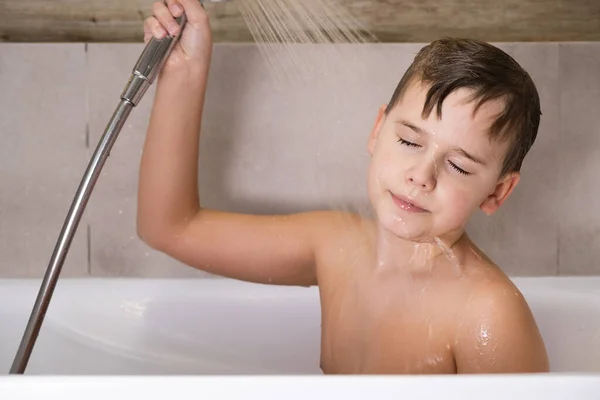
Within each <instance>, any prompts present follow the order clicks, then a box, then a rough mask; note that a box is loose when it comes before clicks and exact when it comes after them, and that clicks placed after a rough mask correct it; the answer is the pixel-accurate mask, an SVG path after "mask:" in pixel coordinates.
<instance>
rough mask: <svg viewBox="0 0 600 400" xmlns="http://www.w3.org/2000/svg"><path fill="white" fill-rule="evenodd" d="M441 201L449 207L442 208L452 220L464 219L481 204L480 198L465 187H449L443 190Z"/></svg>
mask: <svg viewBox="0 0 600 400" xmlns="http://www.w3.org/2000/svg"><path fill="white" fill-rule="evenodd" d="M441 194H442V196H440V197H442V199H441V200H442V201H443V203H444V204H446V205H451V206H450V207H444V209H445V210H447V214H449V215H450V216H451V217H452V219H461V220H462V219H465V218H466V217H467V216H468V215H469V214H470V213H471V212H472V211H473V209H475V208H477V207H478V206H479V204H480V203H481V199H480V196H478V194H477V193H475V192H474V191H473V190H469V188H467V187H464V188H462V187H457V186H456V185H451V186H450V187H447V188H445V190H443V192H442V193H441Z"/></svg>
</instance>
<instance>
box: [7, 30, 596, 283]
mask: <svg viewBox="0 0 600 400" xmlns="http://www.w3.org/2000/svg"><path fill="white" fill-rule="evenodd" d="M420 47H421V45H419V44H380V45H368V46H365V47H361V48H360V49H352V51H349V49H347V48H344V49H341V50H340V53H339V54H337V55H335V53H331V52H327V49H319V50H314V49H313V50H310V53H308V54H306V55H307V56H310V57H313V56H314V57H315V58H310V59H311V60H315V59H319V60H321V62H319V63H317V64H316V65H313V64H308V65H306V67H307V71H306V72H305V73H304V74H303V75H301V76H296V79H295V80H292V81H289V80H280V81H277V80H275V79H274V78H273V75H272V74H271V73H270V70H269V68H268V67H267V65H266V64H265V60H264V59H263V58H262V57H261V54H260V53H259V51H258V49H257V48H256V47H255V46H253V45H251V44H235V45H234V44H218V45H216V48H215V52H214V58H213V65H212V71H211V75H210V84H209V89H208V97H207V103H206V105H205V113H204V115H205V118H204V122H203V133H202V144H201V162H200V190H201V196H202V199H203V202H204V204H205V205H206V206H207V207H216V208H219V209H223V210H232V211H240V212H258V213H269V212H276V213H279V212H294V211H300V210H307V209H311V208H325V207H327V208H329V207H360V206H361V204H364V202H365V179H366V175H365V171H366V166H367V163H368V157H367V152H366V148H365V145H366V139H367V135H368V133H369V130H370V128H371V126H372V124H373V121H374V118H375V116H376V112H377V107H378V106H379V105H380V104H382V103H385V102H386V101H387V100H388V99H389V97H390V96H391V93H392V91H393V89H394V88H395V85H396V84H397V82H398V80H399V79H400V77H401V75H402V74H403V72H404V71H405V69H406V68H407V67H408V65H409V63H410V61H411V59H412V57H413V56H414V54H415V52H416V51H417V50H418V49H419V48H420ZM500 47H502V48H503V49H505V50H506V51H507V52H508V53H510V54H511V55H513V56H514V57H515V58H516V59H517V60H518V61H519V62H521V63H522V65H523V66H524V67H525V68H526V69H528V70H529V72H530V73H531V75H532V77H533V79H534V80H535V82H536V84H537V85H538V89H539V91H540V95H541V99H542V112H543V117H542V124H541V127H540V132H539V136H538V139H537V142H536V143H535V145H534V147H533V149H532V150H531V152H530V154H529V155H528V157H527V159H526V161H525V164H524V167H523V171H522V181H521V183H520V184H519V186H518V187H517V189H516V191H515V193H514V194H513V196H512V197H511V198H510V199H509V200H508V201H507V202H506V204H505V206H504V207H502V209H501V210H500V211H499V212H498V213H497V214H495V215H493V216H490V217H487V216H484V215H483V214H482V213H478V214H477V215H476V216H475V217H474V218H473V220H472V221H471V222H470V223H469V227H468V228H469V232H470V234H471V236H472V238H473V239H474V240H475V241H476V243H478V244H479V245H480V247H481V248H483V249H484V250H485V251H486V252H487V253H488V254H489V255H490V257H491V258H492V259H494V260H495V261H496V262H497V263H498V264H499V265H500V266H502V268H504V270H505V271H506V272H507V273H509V274H510V275H513V276H526V275H557V274H560V275H573V274H575V275H592V274H599V273H600V263H595V262H594V260H595V259H597V258H598V256H600V234H598V232H599V231H600V211H599V209H598V207H595V204H596V198H597V195H598V194H599V193H600V174H598V172H597V171H598V169H599V168H600V128H599V127H598V126H599V124H598V110H599V109H600V108H599V104H600V75H599V74H598V71H600V43H598V42H591V43H508V44H500ZM141 50H142V45H140V44H89V45H85V44H15V43H4V44H0V88H1V90H0V110H1V111H0V277H41V276H42V275H43V273H44V271H45V269H46V266H47V263H48V261H49V259H50V256H51V254H52V250H53V248H54V245H55V243H56V240H57V237H58V234H59V232H60V229H61V225H62V223H63V220H64V218H65V216H66V213H67V211H68V208H69V205H70V203H71V200H72V198H73V195H74V193H75V190H76V189H77V186H78V184H79V181H80V179H81V176H82V174H83V172H84V170H85V167H86V165H87V163H88V160H89V157H90V156H91V154H92V152H93V151H94V148H95V146H96V144H97V143H98V140H99V139H100V136H101V135H102V133H103V129H104V127H105V125H106V123H107V122H108V119H109V118H110V116H111V114H112V112H113V110H114V108H115V106H116V105H117V102H118V100H119V95H120V92H121V90H122V88H123V86H124V84H125V82H126V81H127V79H128V77H129V73H130V71H131V68H132V66H133V64H134V63H135V61H136V59H137V57H138V55H139V54H140V52H141ZM319 52H321V53H322V54H320V55H321V56H324V55H325V54H327V55H328V56H327V57H321V58H320V57H319ZM325 52H327V53H325ZM332 54H333V55H332ZM323 60H324V61H327V63H325V64H324V63H323ZM153 95H154V87H152V88H151V89H150V91H149V92H148V93H147V94H146V96H145V97H144V99H143V100H142V102H141V104H140V105H139V106H138V107H137V108H136V109H134V110H133V112H132V114H131V116H130V117H129V119H128V121H127V124H126V126H125V128H124V129H123V131H122V132H121V134H120V136H119V138H118V139H117V142H116V144H115V147H114V149H113V151H112V154H111V156H110V157H109V159H108V161H107V163H106V166H105V168H104V170H103V173H102V175H101V176H100V179H99V181H98V184H97V185H96V189H95V191H94V192H93V194H92V197H91V199H90V202H89V204H88V207H87V209H86V213H85V215H84V217H83V219H82V221H81V223H80V226H79V229H78V231H77V235H76V237H75V239H74V241H73V244H72V246H71V250H70V252H69V255H68V257H67V260H66V262H65V267H64V270H63V273H62V276H69V277H81V276H88V275H93V276H119V277H124V276H127V277H129V276H137V277H140V276H141V277H206V276H208V275H207V274H204V273H202V272H198V271H195V270H193V269H192V268H189V267H186V266H184V265H181V264H180V263H178V262H177V261H174V260H172V259H170V258H169V257H166V256H164V255H163V254H160V253H157V252H155V251H153V250H151V249H150V248H148V247H147V246H146V245H145V244H143V243H142V242H141V241H140V240H139V239H138V238H137V236H136V233H135V210H136V191H137V173H138V166H139V160H140V155H141V149H142V144H143V141H144V135H145V129H146V127H147V122H148V117H149V114H150V108H151V105H152V97H153Z"/></svg>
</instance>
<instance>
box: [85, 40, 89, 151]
mask: <svg viewBox="0 0 600 400" xmlns="http://www.w3.org/2000/svg"><path fill="white" fill-rule="evenodd" d="M84 50H85V62H84V82H85V83H84V84H85V86H84V96H85V98H84V104H85V148H86V149H88V150H89V148H90V95H89V94H90V88H89V85H88V79H87V78H88V73H89V71H88V70H89V68H88V66H89V52H88V44H87V43H85V46H84Z"/></svg>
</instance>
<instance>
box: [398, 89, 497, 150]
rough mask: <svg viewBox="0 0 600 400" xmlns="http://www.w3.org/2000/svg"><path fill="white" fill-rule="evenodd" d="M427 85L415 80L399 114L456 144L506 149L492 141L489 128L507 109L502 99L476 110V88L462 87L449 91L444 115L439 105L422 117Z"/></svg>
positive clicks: (440, 137)
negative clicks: (440, 115)
mask: <svg viewBox="0 0 600 400" xmlns="http://www.w3.org/2000/svg"><path fill="white" fill-rule="evenodd" d="M428 89H429V86H428V85H424V84H421V83H413V84H411V85H410V86H409V87H407V89H406V91H405V92H404V94H403V96H402V97H401V98H400V99H399V102H398V104H397V105H396V107H394V110H395V111H396V112H397V116H399V117H402V118H406V119H408V120H409V121H410V122H413V123H416V124H420V126H421V127H422V128H424V129H426V130H428V131H429V132H433V133H434V134H435V135H436V136H438V135H439V139H440V140H441V139H447V140H451V141H452V142H459V143H454V144H461V145H462V144H464V143H467V144H468V143H478V144H479V145H480V146H485V147H490V149H489V150H490V151H493V152H494V153H495V152H496V151H495V150H497V151H499V152H503V151H504V150H505V147H507V145H506V144H501V143H497V142H496V141H492V140H490V135H489V131H490V127H491V126H492V124H493V123H494V121H495V120H496V118H497V117H498V116H499V115H500V114H501V113H502V111H503V110H504V107H505V104H504V102H503V101H502V100H492V101H488V102H486V103H484V104H482V105H481V106H480V107H479V109H478V110H477V112H474V111H475V106H476V101H474V100H473V94H474V92H473V90H470V89H466V88H461V89H458V90H456V91H454V92H452V93H451V94H449V95H448V96H447V97H446V98H445V99H444V102H443V103H442V117H441V118H439V119H438V114H437V107H434V108H433V110H432V111H431V113H430V114H429V116H428V117H427V118H426V119H423V117H422V112H423V108H424V105H425V99H426V96H427V91H428Z"/></svg>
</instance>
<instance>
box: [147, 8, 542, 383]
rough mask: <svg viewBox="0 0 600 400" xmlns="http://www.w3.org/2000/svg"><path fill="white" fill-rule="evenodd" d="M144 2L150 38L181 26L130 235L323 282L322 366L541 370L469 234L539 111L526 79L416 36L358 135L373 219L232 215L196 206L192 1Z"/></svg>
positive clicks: (200, 62) (502, 65)
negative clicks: (414, 51)
mask: <svg viewBox="0 0 600 400" xmlns="http://www.w3.org/2000/svg"><path fill="white" fill-rule="evenodd" d="M167 3H168V4H167V5H168V7H167V6H166V5H163V4H162V3H156V4H155V5H154V16H153V17H150V18H148V19H147V20H146V22H145V41H146V42H147V41H148V40H149V39H150V38H151V37H152V36H156V37H161V36H164V35H165V34H167V31H168V32H169V33H170V34H179V29H178V27H177V25H176V24H175V23H174V18H173V17H177V16H179V15H181V13H182V12H185V13H186V15H187V16H188V23H187V25H186V27H185V29H184V31H183V32H181V39H180V41H179V42H178V44H177V46H176V47H175V49H174V51H173V53H172V54H171V56H170V57H169V59H168V61H167V62H166V63H165V65H164V67H163V69H162V71H161V75H160V78H159V80H158V82H157V89H156V97H155V99H154V105H153V110H152V114H151V117H150V124H149V127H148V133H147V138H146V143H145V147H144V153H143V156H142V162H141V168H140V180H139V198H138V222H137V224H138V233H139V236H140V238H142V240H144V241H145V242H146V243H147V244H148V245H150V246H152V247H153V248H155V249H157V250H159V251H162V252H164V253H166V254H168V255H170V256H172V257H174V258H176V259H178V260H180V261H182V262H184V263H186V264H188V265H190V266H193V267H196V268H199V269H203V270H205V271H208V272H211V273H213V274H218V275H221V276H226V277H230V278H235V279H239V280H245V281H250V282H257V283H270V284H278V285H302V286H310V285H318V286H319V293H320V299H321V307H322V312H321V314H322V339H321V368H322V370H323V372H324V373H338V374H349V373H350V374H351V373H362V374H390V373H391V374H396V373H412V374H425V373H494V372H496V373H516V372H546V371H548V368H549V367H548V359H547V355H546V350H545V347H544V343H543V341H542V338H541V335H540V333H539V331H538V328H537V326H536V323H535V321H534V318H533V316H532V314H531V312H530V310H529V307H528V306H527V304H526V302H525V300H524V298H523V297H522V295H521V294H520V293H519V291H518V290H517V289H516V288H515V286H514V285H513V284H512V283H511V281H510V279H509V278H508V277H507V276H506V275H505V274H503V273H502V271H501V270H500V269H499V268H498V267H497V266H496V265H494V264H493V263H492V261H490V260H489V259H488V258H487V257H486V256H485V255H484V254H483V253H482V252H481V251H480V250H478V249H477V248H476V247H475V245H474V244H473V243H472V242H471V241H470V240H469V237H468V236H467V234H466V233H465V231H464V227H465V224H466V222H467V220H468V218H469V216H470V215H471V214H472V213H473V212H474V211H475V210H476V209H477V208H480V209H482V210H483V211H484V212H486V213H488V214H491V213H493V212H495V211H496V210H497V209H498V208H499V207H500V205H501V204H502V203H503V202H504V201H505V200H506V198H507V197H508V196H509V195H510V193H511V192H512V190H513V189H514V187H515V185H516V184H517V183H518V181H519V170H520V167H521V163H522V160H523V158H524V156H525V154H526V153H527V151H528V150H529V148H530V147H531V145H532V144H533V142H534V140H535V137H536V134H537V129H538V125H539V118H540V110H539V98H538V95H537V91H536V88H535V86H534V84H533V82H532V81H531V79H530V77H529V75H528V74H527V73H526V72H525V71H523V70H522V69H521V68H520V66H519V65H518V64H517V63H516V62H515V61H514V60H513V59H512V58H510V57H509V56H508V55H506V54H505V53H504V52H502V51H500V50H499V49H496V48H495V47H492V46H490V45H487V44H484V43H481V42H477V41H473V40H450V39H448V40H440V41H436V42H434V43H432V44H430V45H429V46H426V47H425V48H423V49H422V50H421V52H420V53H419V54H418V55H417V56H416V58H415V60H414V62H413V64H412V65H411V66H410V68H409V69H408V70H407V72H406V73H405V75H404V77H403V78H402V80H401V81H400V83H399V85H398V87H397V89H396V91H395V92H394V95H393V96H392V99H391V101H390V102H389V104H387V105H386V106H382V107H381V109H380V110H379V113H378V115H377V118H376V121H375V124H374V126H373V129H372V131H371V133H370V136H369V138H368V146H367V149H368V151H369V153H370V155H371V163H370V166H369V176H368V192H369V197H370V201H371V205H372V207H373V211H374V215H375V219H374V220H369V219H365V218H362V217H360V216H357V215H352V214H349V213H342V212H335V211H321V212H306V213H298V214H294V215H287V216H256V215H240V214H235V213H227V212H220V211H215V210H209V209H204V208H201V206H200V200H199V194H198V184H197V176H198V175H197V168H198V146H199V130H200V125H201V114H202V106H203V102H204V95H205V89H206V84H207V78H208V70H209V65H210V59H211V54H212V39H211V32H210V26H209V22H208V16H207V14H206V13H205V11H204V9H203V8H202V7H201V6H200V5H199V3H198V2H197V0H179V1H177V0H169V1H168V2H167Z"/></svg>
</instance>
